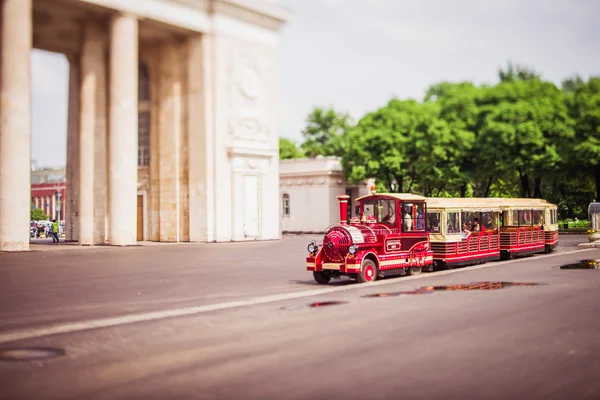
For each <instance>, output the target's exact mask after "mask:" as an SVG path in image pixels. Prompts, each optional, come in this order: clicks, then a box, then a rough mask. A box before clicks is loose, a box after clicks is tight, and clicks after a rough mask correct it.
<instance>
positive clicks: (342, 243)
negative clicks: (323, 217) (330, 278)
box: [323, 227, 352, 262]
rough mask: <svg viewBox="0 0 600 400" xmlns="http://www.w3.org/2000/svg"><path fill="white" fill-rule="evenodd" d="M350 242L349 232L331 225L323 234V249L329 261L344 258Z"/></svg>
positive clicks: (338, 260) (339, 260)
mask: <svg viewBox="0 0 600 400" xmlns="http://www.w3.org/2000/svg"><path fill="white" fill-rule="evenodd" d="M351 244H352V236H351V235H350V232H348V231H347V230H346V229H344V228H341V227H333V228H331V229H330V230H329V231H328V232H327V233H326V234H325V238H324V239H323V251H324V252H325V255H326V256H327V258H328V259H330V260H331V261H334V262H341V261H343V260H344V258H346V255H347V254H348V248H349V247H350V245H351Z"/></svg>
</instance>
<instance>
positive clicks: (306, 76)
mask: <svg viewBox="0 0 600 400" xmlns="http://www.w3.org/2000/svg"><path fill="white" fill-rule="evenodd" d="M279 3H280V4H281V5H282V6H284V7H285V8H287V9H289V10H290V11H291V13H292V15H291V18H290V20H289V21H288V22H287V23H286V24H285V25H284V26H283V27H282V28H281V32H280V43H279V50H278V57H279V60H278V61H279V99H278V101H279V109H278V113H279V126H278V129H279V135H280V136H282V137H287V138H290V139H292V140H294V141H296V142H297V143H300V142H301V140H302V134H301V131H302V129H303V127H304V120H305V118H306V116H307V115H308V114H309V112H310V111H311V109H312V108H313V107H333V108H334V109H336V110H338V111H341V112H347V113H349V114H350V115H351V116H352V117H353V119H354V120H358V119H360V118H361V117H362V116H363V115H364V114H365V113H367V112H369V111H374V110H377V109H378V108H380V107H382V106H384V105H385V104H386V103H387V102H388V100H389V99H390V98H392V97H397V98H400V99H406V98H414V99H418V100H422V98H423V96H424V94H425V91H426V90H427V88H428V87H429V86H430V85H432V84H435V83H436V82H440V81H454V82H459V81H471V82H474V83H477V84H480V83H490V84H493V83H495V82H497V79H498V78H497V76H498V69H499V68H502V67H505V66H506V65H507V63H508V62H509V61H512V62H513V63H515V64H520V65H525V66H527V67H530V68H533V69H534V70H535V71H537V72H538V73H540V74H541V75H542V77H543V78H545V79H548V80H550V81H553V82H555V83H556V84H557V85H560V82H561V81H562V80H563V79H565V78H568V77H571V76H574V75H576V74H579V75H580V76H582V77H583V78H584V79H587V78H588V77H589V76H593V75H599V76H600V40H599V39H598V38H600V1H598V0H452V1H450V0H279ZM67 93H68V63H67V61H66V59H65V58H64V56H62V55H59V54H54V53H47V52H42V51H37V50H36V51H33V52H32V111H33V118H32V159H33V160H35V161H37V162H38V164H39V165H40V166H62V165H64V164H65V157H66V127H67V115H66V113H67V101H68V100H67V98H68V95H67Z"/></svg>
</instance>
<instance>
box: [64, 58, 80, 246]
mask: <svg viewBox="0 0 600 400" xmlns="http://www.w3.org/2000/svg"><path fill="white" fill-rule="evenodd" d="M68 60H69V109H68V117H67V171H66V175H67V176H66V178H67V179H66V180H67V188H66V199H65V216H66V221H65V239H66V240H69V241H74V240H78V239H79V95H80V93H79V91H80V63H79V59H78V57H73V56H69V57H68Z"/></svg>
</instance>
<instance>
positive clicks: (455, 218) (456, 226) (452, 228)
mask: <svg viewBox="0 0 600 400" xmlns="http://www.w3.org/2000/svg"><path fill="white" fill-rule="evenodd" d="M446 222H447V223H446V226H447V228H446V232H447V233H460V218H459V214H458V212H449V213H448V219H447V221H446Z"/></svg>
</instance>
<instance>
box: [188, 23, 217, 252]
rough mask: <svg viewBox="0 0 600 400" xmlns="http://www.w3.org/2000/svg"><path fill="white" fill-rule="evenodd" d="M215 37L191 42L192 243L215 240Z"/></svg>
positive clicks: (197, 37)
mask: <svg viewBox="0 0 600 400" xmlns="http://www.w3.org/2000/svg"><path fill="white" fill-rule="evenodd" d="M212 40H213V38H212V36H211V35H209V34H203V35H196V36H192V37H190V38H189V39H188V43H187V44H188V51H187V53H188V59H187V107H188V113H187V118H188V120H187V128H188V132H189V148H188V150H189V163H188V168H189V226H190V241H192V242H210V241H212V240H213V239H214V232H215V228H214V207H213V205H214V203H213V199H214V196H215V189H214V179H213V176H214V159H213V157H214V152H213V149H214V142H213V135H212V132H213V102H212V98H211V97H210V96H209V94H210V93H212V92H213V75H212V74H213V70H212V68H211V67H212V64H213V60H212V58H211V54H212Z"/></svg>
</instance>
